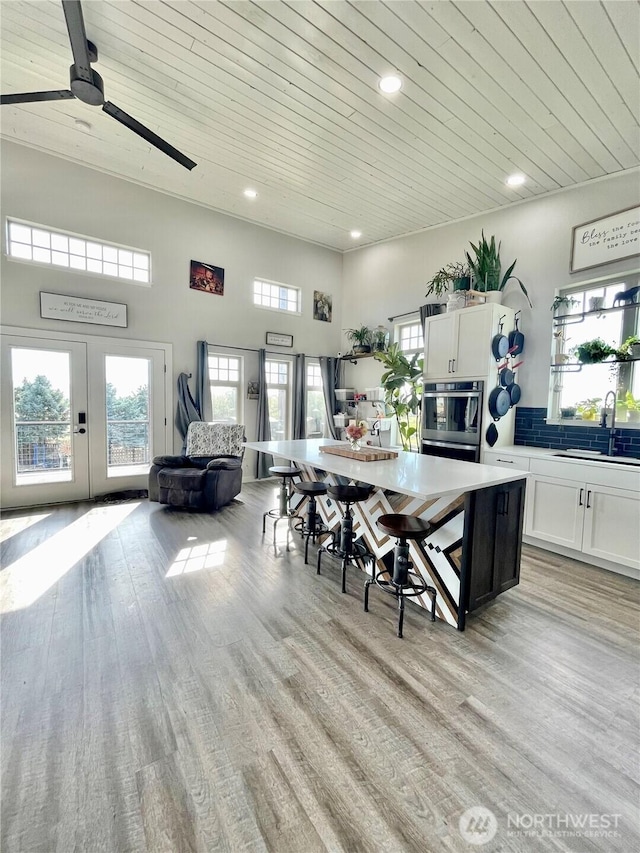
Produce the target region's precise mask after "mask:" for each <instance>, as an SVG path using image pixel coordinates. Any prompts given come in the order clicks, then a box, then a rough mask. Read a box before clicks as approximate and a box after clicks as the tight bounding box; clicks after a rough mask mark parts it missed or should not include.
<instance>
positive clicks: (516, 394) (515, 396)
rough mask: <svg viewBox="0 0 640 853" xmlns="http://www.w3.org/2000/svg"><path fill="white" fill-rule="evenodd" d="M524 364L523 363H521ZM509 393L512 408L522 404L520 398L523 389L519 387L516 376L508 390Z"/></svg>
mask: <svg viewBox="0 0 640 853" xmlns="http://www.w3.org/2000/svg"><path fill="white" fill-rule="evenodd" d="M520 363H522V362H520ZM507 393H508V394H509V403H510V405H511V406H517V405H518V403H519V402H520V398H521V397H522V389H521V388H520V386H519V385H518V383H517V382H516V380H515V375H514V378H513V382H512V383H511V385H509V387H508V388H507Z"/></svg>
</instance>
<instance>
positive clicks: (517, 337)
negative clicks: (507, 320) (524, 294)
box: [509, 311, 524, 355]
mask: <svg viewBox="0 0 640 853" xmlns="http://www.w3.org/2000/svg"><path fill="white" fill-rule="evenodd" d="M520 314H521V312H520V311H516V313H515V323H516V327H515V329H514V330H513V331H512V332H509V349H510V350H511V352H512V353H513V355H520V353H521V352H522V351H523V350H524V335H523V334H522V332H521V331H520V329H519V328H518V321H519V319H520Z"/></svg>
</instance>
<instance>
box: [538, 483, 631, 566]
mask: <svg viewBox="0 0 640 853" xmlns="http://www.w3.org/2000/svg"><path fill="white" fill-rule="evenodd" d="M583 473H584V472H583ZM639 531H640V498H639V496H638V493H637V492H634V491H627V490H626V489H617V488H613V487H611V486H605V485H599V484H596V483H590V482H588V481H583V482H576V481H574V480H561V479H558V478H556V477H549V476H543V475H538V474H534V475H533V476H531V477H530V478H529V480H528V482H527V505H526V520H525V529H524V532H525V534H526V535H527V536H533V537H535V538H536V539H540V540H541V543H555V544H558V545H563V546H565V547H566V548H572V549H574V550H576V551H582V553H584V554H591V555H593V556H594V557H599V558H601V559H603V560H609V561H611V562H613V563H619V564H621V565H624V566H629V567H631V568H634V569H640V534H639ZM543 547H544V546H543Z"/></svg>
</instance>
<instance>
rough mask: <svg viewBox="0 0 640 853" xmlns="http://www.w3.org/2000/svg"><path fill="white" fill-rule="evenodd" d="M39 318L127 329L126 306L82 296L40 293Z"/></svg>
mask: <svg viewBox="0 0 640 853" xmlns="http://www.w3.org/2000/svg"><path fill="white" fill-rule="evenodd" d="M40 316H41V317H44V318H45V319H47V320H70V321H71V322H74V323H96V324H98V325H99V326H121V327H122V328H123V329H126V328H127V306H126V305H124V304H123V303H121V302H103V301H102V300H101V299H85V298H84V297H82V296H64V295H63V294H62V293H47V292H46V291H43V290H41V291H40Z"/></svg>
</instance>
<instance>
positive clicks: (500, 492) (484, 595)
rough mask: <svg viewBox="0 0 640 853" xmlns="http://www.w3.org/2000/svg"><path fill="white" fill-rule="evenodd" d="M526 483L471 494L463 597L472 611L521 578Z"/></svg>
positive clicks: (516, 483)
mask: <svg viewBox="0 0 640 853" xmlns="http://www.w3.org/2000/svg"><path fill="white" fill-rule="evenodd" d="M525 482H526V481H525V480H516V481H515V482H513V483H505V484H504V485H501V486H493V487H491V488H489V489H482V490H481V491H477V492H471V493H470V494H469V495H468V498H467V500H468V502H469V503H468V506H467V507H466V510H465V512H466V513H468V519H469V523H468V526H467V529H466V531H465V544H464V549H465V554H466V555H467V556H466V562H465V565H464V567H463V572H462V576H461V584H462V595H463V600H464V601H465V604H466V608H460V610H461V612H464V609H466V610H467V611H469V612H471V611H472V610H475V609H476V608H478V607H480V606H481V605H482V604H485V603H486V602H487V601H490V600H491V599H492V598H495V597H496V596H497V595H499V594H500V593H501V592H504V591H505V590H507V589H509V588H510V587H512V586H515V585H516V584H517V583H518V581H519V578H520V552H521V546H522V523H523V517H524V498H525Z"/></svg>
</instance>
